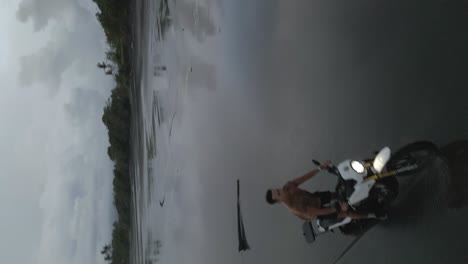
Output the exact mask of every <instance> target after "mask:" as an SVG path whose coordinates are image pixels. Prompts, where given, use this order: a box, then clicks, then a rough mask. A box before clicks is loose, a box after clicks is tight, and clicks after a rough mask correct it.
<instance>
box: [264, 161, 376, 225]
mask: <svg viewBox="0 0 468 264" xmlns="http://www.w3.org/2000/svg"><path fill="white" fill-rule="evenodd" d="M329 164H330V161H326V162H325V163H324V164H322V165H320V167H319V168H318V169H315V170H313V171H310V172H308V173H306V174H305V175H303V176H301V177H298V178H296V179H294V180H292V181H289V182H287V183H286V184H285V185H284V186H283V188H280V189H269V190H268V191H267V193H266V200H267V202H268V203H269V204H276V203H283V204H284V205H286V207H287V208H288V209H289V211H291V213H293V214H294V215H296V216H298V217H299V218H301V219H303V220H313V219H316V218H319V217H321V218H337V217H339V218H344V217H347V216H349V217H351V218H352V219H365V218H375V217H376V216H375V215H374V214H358V213H355V212H348V211H347V209H348V206H347V204H345V203H340V207H339V208H338V210H337V209H336V208H335V207H334V206H332V205H333V203H334V202H335V199H336V197H335V194H334V193H331V192H315V193H310V192H308V191H306V190H303V189H300V188H299V185H301V184H303V183H304V182H306V181H308V180H310V179H311V178H312V177H314V176H315V175H316V174H317V173H318V172H319V171H321V170H323V169H325V168H327V167H328V165H329Z"/></svg>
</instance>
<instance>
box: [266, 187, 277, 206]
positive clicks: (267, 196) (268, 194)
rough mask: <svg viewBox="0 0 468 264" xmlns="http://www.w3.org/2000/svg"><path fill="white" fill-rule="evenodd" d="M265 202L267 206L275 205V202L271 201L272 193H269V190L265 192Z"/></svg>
mask: <svg viewBox="0 0 468 264" xmlns="http://www.w3.org/2000/svg"><path fill="white" fill-rule="evenodd" d="M266 201H267V203H269V204H275V203H276V201H275V200H274V199H273V193H272V192H271V190H268V191H267V192H266Z"/></svg>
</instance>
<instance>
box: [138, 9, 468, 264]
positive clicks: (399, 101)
mask: <svg viewBox="0 0 468 264" xmlns="http://www.w3.org/2000/svg"><path fill="white" fill-rule="evenodd" d="M168 5H169V10H170V16H171V18H172V25H171V26H170V27H169V28H168V29H167V31H166V32H165V35H164V36H161V35H160V34H159V33H158V32H160V30H158V28H160V26H159V25H160V24H158V17H159V11H158V8H159V1H146V0H139V1H136V8H135V9H136V12H137V16H136V17H137V18H138V19H136V20H135V21H136V22H135V39H134V47H135V63H134V69H135V71H134V72H135V89H134V90H133V91H132V95H133V106H134V114H135V116H134V120H135V122H134V124H133V127H132V131H133V135H134V138H133V142H134V143H133V158H134V162H133V164H132V171H133V173H134V177H135V183H134V191H135V192H134V201H133V202H134V203H133V205H134V232H133V240H132V256H133V260H134V262H135V263H148V262H150V261H152V260H153V261H154V260H155V259H158V260H159V261H160V262H165V263H187V262H191V263H284V262H286V263H303V262H304V261H316V262H319V263H333V261H334V260H335V259H336V257H337V256H339V255H340V254H341V253H342V251H343V249H345V248H346V246H347V245H348V244H349V243H350V242H351V241H352V238H349V237H343V236H341V235H339V234H330V235H326V236H323V237H320V239H319V240H318V241H316V242H315V243H314V244H312V245H308V244H306V243H305V241H304V239H303V237H302V235H301V221H300V220H299V219H297V218H295V217H293V216H292V215H290V214H289V213H288V212H286V210H284V208H282V207H280V206H274V207H271V206H268V205H267V204H266V203H265V202H264V193H265V190H266V189H267V188H270V187H274V186H279V185H282V184H284V183H285V182H286V181H287V180H289V179H292V178H294V177H296V176H299V175H301V174H303V173H305V172H307V171H308V170H310V169H312V168H313V166H312V164H311V162H310V160H311V159H312V158H316V159H320V160H325V159H331V160H332V161H334V162H339V161H340V160H343V159H345V158H365V157H367V156H368V155H370V153H372V152H373V151H374V150H376V149H379V148H381V147H383V146H389V147H390V148H392V149H393V150H396V149H398V148H399V147H401V146H403V145H404V144H407V143H410V142H412V141H415V140H421V139H427V140H432V141H434V142H435V143H436V144H438V145H439V146H444V145H446V144H448V143H449V142H452V141H454V140H458V139H462V138H466V136H467V135H468V122H466V121H467V117H468V108H467V103H466V98H468V89H466V85H467V84H468V80H467V79H468V75H466V69H468V65H467V64H468V60H467V57H468V53H467V51H466V47H468V45H467V44H468V41H467V39H468V35H467V32H468V31H467V30H466V29H467V25H468V24H467V23H466V17H465V13H463V12H464V11H463V10H468V9H466V5H465V7H463V6H462V5H464V3H463V2H461V1H458V2H457V1H416V2H414V1H413V2H411V3H408V2H407V1H392V2H376V1H364V0H363V1H353V2H352V4H351V2H346V1H295V2H294V3H293V2H291V1H248V0H238V1H216V0H206V1H201V0H200V1H188V0H184V1H182V0H177V1H174V0H169V1H168ZM162 66H165V67H166V70H163V68H162ZM450 177H451V176H450V173H449V172H448V168H447V165H446V163H445V162H444V161H443V160H442V159H437V160H436V161H435V162H434V165H433V166H432V167H431V168H430V169H429V170H427V171H425V172H424V173H421V174H420V175H417V177H414V178H413V179H411V180H409V182H404V183H403V184H402V193H403V194H402V195H401V196H400V201H399V202H398V204H397V205H396V206H395V209H394V211H393V213H392V217H391V218H390V219H389V220H388V221H387V222H385V223H383V224H381V225H379V226H377V227H375V228H374V229H372V230H371V231H369V232H368V233H367V234H366V235H365V236H364V237H363V238H362V239H361V240H360V241H359V242H358V243H356V244H355V246H354V247H353V248H352V249H351V250H350V251H349V252H347V254H346V255H345V256H344V257H343V258H342V259H341V260H340V263H358V262H359V263H375V262H378V263H441V262H445V261H452V262H457V261H458V262H459V263H464V262H467V261H468V252H467V251H466V250H464V248H465V246H464V245H466V244H467V242H468V241H467V240H468V235H467V233H468V232H466V231H464V230H465V229H464V228H463V227H462V225H463V224H464V223H466V222H467V220H468V210H467V209H466V208H464V207H461V208H459V209H458V210H454V209H448V208H447V204H448V200H449V197H450V193H451V191H452V190H451V189H450V188H452V187H451V185H450ZM237 179H240V183H241V190H242V191H241V192H242V198H241V199H242V210H243V211H242V213H243V216H244V225H245V230H246V234H247V238H248V240H249V244H250V246H251V248H252V250H250V251H247V252H245V253H242V254H240V253H238V252H237V230H236V227H237V223H236V221H237V219H236V180H237ZM334 184H335V179H334V178H333V177H332V176H329V175H326V174H325V173H322V174H320V175H318V176H317V177H315V178H314V179H313V180H311V181H310V182H309V183H307V184H306V186H305V188H307V189H309V190H315V189H320V190H326V189H331V188H333V187H334ZM162 199H164V205H163V206H162V207H161V206H160V201H161V200H162ZM156 240H160V241H161V247H160V248H159V249H158V248H157V247H156V246H155V241H156ZM158 251H159V252H158Z"/></svg>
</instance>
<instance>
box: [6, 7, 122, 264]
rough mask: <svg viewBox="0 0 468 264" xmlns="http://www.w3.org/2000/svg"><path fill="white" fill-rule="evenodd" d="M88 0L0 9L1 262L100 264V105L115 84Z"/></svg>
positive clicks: (107, 198) (105, 193)
mask: <svg viewBox="0 0 468 264" xmlns="http://www.w3.org/2000/svg"><path fill="white" fill-rule="evenodd" d="M95 13H96V6H95V5H94V3H92V2H91V0H41V1H39V0H23V1H20V0H2V1H1V3H0V32H1V33H0V34H1V39H2V42H1V44H0V55H1V57H2V58H3V59H2V60H1V62H0V75H1V82H2V85H1V87H2V95H1V96H0V125H1V128H2V136H1V137H0V146H1V147H0V166H1V168H2V173H1V174H0V208H1V211H0V212H1V213H0V216H1V218H2V225H0V233H1V234H2V236H1V237H0V248H2V256H1V262H2V263H44V264H45V263H48V264H49V263H103V260H102V257H101V256H100V255H99V250H100V248H101V247H102V245H103V244H104V243H105V242H107V241H108V240H109V239H110V233H111V223H112V221H113V219H114V215H115V213H114V211H113V207H112V186H111V183H112V178H113V176H112V163H111V161H110V160H109V159H108V158H107V145H108V139H107V130H106V128H105V126H104V125H103V124H102V122H101V116H102V108H103V106H104V103H105V101H106V99H107V98H108V96H109V94H110V90H111V88H112V86H113V81H112V78H109V77H108V76H105V75H104V74H103V72H102V71H98V69H97V68H96V66H95V65H96V63H97V62H98V61H99V60H102V59H103V58H104V51H105V48H106V45H105V38H104V34H103V31H102V28H101V27H100V25H99V24H98V22H97V21H96V19H95V16H94V14H95Z"/></svg>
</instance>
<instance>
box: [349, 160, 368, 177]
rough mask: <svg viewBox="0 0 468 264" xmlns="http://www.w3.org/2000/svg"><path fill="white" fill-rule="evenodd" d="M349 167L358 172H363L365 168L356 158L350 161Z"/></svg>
mask: <svg viewBox="0 0 468 264" xmlns="http://www.w3.org/2000/svg"><path fill="white" fill-rule="evenodd" d="M351 168H353V170H354V171H355V172H357V173H359V174H361V173H364V171H365V170H366V169H365V168H364V165H363V164H362V163H361V162H359V161H357V160H353V161H351Z"/></svg>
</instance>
